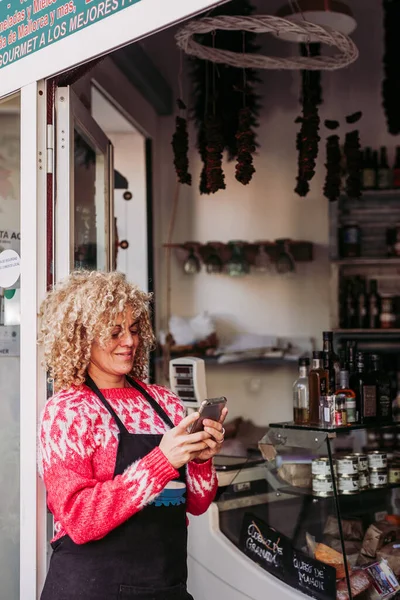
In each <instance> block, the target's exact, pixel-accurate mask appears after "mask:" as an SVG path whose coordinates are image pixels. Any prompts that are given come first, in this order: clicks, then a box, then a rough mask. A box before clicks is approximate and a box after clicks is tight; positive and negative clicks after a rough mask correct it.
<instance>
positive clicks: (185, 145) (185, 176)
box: [171, 100, 192, 185]
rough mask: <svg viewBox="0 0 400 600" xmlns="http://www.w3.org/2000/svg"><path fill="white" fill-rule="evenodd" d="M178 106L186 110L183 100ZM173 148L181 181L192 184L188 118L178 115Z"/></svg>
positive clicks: (175, 163)
mask: <svg viewBox="0 0 400 600" xmlns="http://www.w3.org/2000/svg"><path fill="white" fill-rule="evenodd" d="M178 108H179V109H180V110H186V106H185V104H184V102H183V101H182V100H178ZM171 143H172V149H173V153H174V166H175V171H176V174H177V176H178V181H179V183H182V184H186V185H192V176H191V174H190V173H189V158H188V152H189V134H188V130H187V120H186V118H184V117H181V116H179V115H178V116H177V117H176V119H175V132H174V134H173V136H172V142H171Z"/></svg>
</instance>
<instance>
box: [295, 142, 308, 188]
mask: <svg viewBox="0 0 400 600" xmlns="http://www.w3.org/2000/svg"><path fill="white" fill-rule="evenodd" d="M301 148H302V132H301V131H299V133H298V134H297V136H296V150H297V152H298V156H299V159H298V160H299V162H298V173H299V174H298V176H297V186H296V189H295V192H296V194H298V195H299V196H301V197H304V196H307V194H308V192H309V191H310V185H309V183H308V181H307V179H305V178H304V177H300V159H301Z"/></svg>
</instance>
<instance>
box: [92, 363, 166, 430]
mask: <svg viewBox="0 0 400 600" xmlns="http://www.w3.org/2000/svg"><path fill="white" fill-rule="evenodd" d="M126 379H127V381H128V382H129V384H130V385H131V386H132V387H133V388H134V389H135V390H137V391H138V392H140V393H141V394H142V396H144V397H145V398H146V400H147V402H148V403H149V404H150V406H151V407H152V409H153V410H154V412H156V413H157V414H158V416H159V417H160V419H161V420H162V421H164V423H165V424H166V425H167V426H168V427H170V428H171V429H173V428H174V427H175V425H174V423H173V421H172V420H171V419H170V417H169V416H168V415H167V413H166V412H165V410H163V409H162V408H161V406H160V405H159V404H158V402H157V401H156V400H155V399H154V398H153V397H152V396H151V395H150V394H149V392H148V391H147V390H146V389H145V388H144V387H143V386H141V385H140V384H139V383H138V382H137V381H135V380H134V379H132V378H131V377H128V376H127V377H126ZM85 383H86V385H87V386H88V388H90V389H91V390H92V392H94V394H96V396H97V397H98V398H99V400H100V401H101V402H102V403H103V404H104V406H105V408H106V409H107V410H108V412H109V413H110V415H111V416H112V417H113V418H114V419H115V422H116V423H117V425H118V429H119V430H120V431H124V432H126V431H127V429H126V427H125V425H124V424H123V422H122V421H121V419H120V418H119V416H118V415H117V413H116V412H115V410H114V409H113V407H112V406H111V404H110V403H109V402H108V400H106V398H105V397H104V395H103V394H102V392H101V391H100V390H99V388H98V387H97V385H96V384H95V382H94V381H93V379H92V378H91V377H90V375H89V374H87V375H86V381H85Z"/></svg>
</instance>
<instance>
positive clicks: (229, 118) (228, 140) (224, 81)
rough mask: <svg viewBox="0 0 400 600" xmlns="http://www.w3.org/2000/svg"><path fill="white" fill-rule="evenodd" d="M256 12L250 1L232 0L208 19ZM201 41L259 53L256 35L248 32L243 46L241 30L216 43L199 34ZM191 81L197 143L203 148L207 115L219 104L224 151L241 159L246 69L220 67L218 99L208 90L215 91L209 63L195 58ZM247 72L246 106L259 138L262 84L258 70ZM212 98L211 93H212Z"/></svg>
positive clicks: (221, 34)
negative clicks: (259, 89) (258, 87)
mask: <svg viewBox="0 0 400 600" xmlns="http://www.w3.org/2000/svg"><path fill="white" fill-rule="evenodd" d="M253 13H254V7H253V6H252V5H251V3H250V2H249V0H232V1H231V2H229V3H227V4H224V5H221V6H219V7H217V8H215V9H214V10H212V11H210V12H209V13H208V14H207V16H209V17H217V16H220V15H234V16H240V15H244V16H250V15H252V14H253ZM195 39H196V41H197V42H199V43H201V44H203V45H205V46H210V47H212V46H213V43H214V42H215V45H216V47H218V48H219V49H223V50H230V51H231V52H236V53H237V54H241V53H242V52H243V51H244V52H245V53H246V54H254V53H256V52H258V50H259V47H258V46H257V45H256V43H255V40H256V34H253V33H247V32H246V36H245V40H244V43H243V35H242V32H241V31H222V30H219V31H218V33H217V35H216V37H215V40H214V42H213V36H212V33H208V34H204V35H196V36H195ZM190 64H191V80H192V96H193V118H194V121H195V124H196V127H197V131H198V139H197V144H198V147H199V149H200V147H201V137H202V135H203V130H204V128H205V122H204V115H207V114H209V113H210V112H212V111H211V104H212V103H215V114H217V115H218V116H219V118H220V120H221V134H222V139H223V144H224V150H227V152H228V159H229V160H233V159H235V158H236V156H237V152H238V149H237V139H236V135H235V134H236V132H237V130H238V126H239V118H238V115H239V111H240V109H241V108H242V106H243V70H242V68H236V67H231V66H229V65H224V64H219V65H218V67H217V73H218V76H217V77H216V78H215V90H214V92H215V93H214V98H211V97H209V94H208V91H210V92H211V90H212V89H213V85H214V81H213V74H212V69H210V68H209V63H208V62H207V61H205V60H202V59H197V58H194V59H191V61H190ZM245 72H246V82H247V90H246V92H247V93H246V106H248V107H249V109H250V114H251V121H250V126H251V129H252V131H253V133H254V139H255V138H256V133H255V132H256V129H257V128H258V125H259V123H258V119H259V111H260V98H259V96H258V95H257V94H256V93H255V91H254V90H255V87H256V85H257V84H258V83H259V82H260V78H259V77H258V75H257V71H256V70H255V69H245ZM210 95H211V94H210Z"/></svg>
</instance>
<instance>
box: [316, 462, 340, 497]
mask: <svg viewBox="0 0 400 600" xmlns="http://www.w3.org/2000/svg"><path fill="white" fill-rule="evenodd" d="M334 473H335V469H334ZM311 474H312V491H313V494H314V496H318V497H320V498H328V497H329V496H333V481H332V473H331V466H330V463H329V458H327V457H324V456H321V457H318V458H314V459H313V461H312V463H311Z"/></svg>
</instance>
